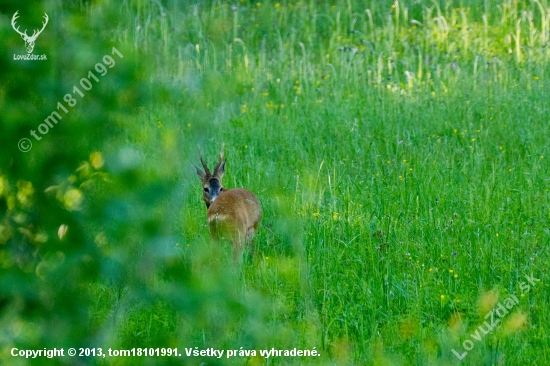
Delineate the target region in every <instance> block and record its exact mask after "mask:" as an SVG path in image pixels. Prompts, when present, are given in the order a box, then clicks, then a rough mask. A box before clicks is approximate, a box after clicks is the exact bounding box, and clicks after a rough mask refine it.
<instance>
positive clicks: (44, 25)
mask: <svg viewBox="0 0 550 366" xmlns="http://www.w3.org/2000/svg"><path fill="white" fill-rule="evenodd" d="M44 19H45V20H46V21H45V22H44V23H42V29H40V30H39V31H36V30H35V31H34V32H33V34H32V36H31V38H36V37H38V35H40V33H42V31H43V30H44V28H46V25H47V24H48V20H49V19H50V18H49V17H48V14H46V13H44Z"/></svg>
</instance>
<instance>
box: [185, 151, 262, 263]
mask: <svg viewBox="0 0 550 366" xmlns="http://www.w3.org/2000/svg"><path fill="white" fill-rule="evenodd" d="M199 157H200V161H201V164H202V167H203V168H204V171H203V170H201V169H200V168H199V167H198V166H196V165H195V164H193V166H194V167H195V169H196V170H197V175H198V176H199V178H200V180H201V182H202V188H203V193H202V199H203V200H204V202H205V203H206V207H207V209H208V213H207V217H208V228H209V230H210V236H211V237H212V239H214V240H216V241H218V240H221V239H228V240H231V242H232V244H233V258H234V259H235V260H236V259H237V258H238V255H239V254H240V252H241V250H242V249H243V247H244V244H245V243H248V242H250V241H251V240H252V238H253V237H254V233H255V231H256V229H257V228H258V224H259V222H260V219H261V217H262V208H261V206H260V202H259V201H258V199H257V198H256V196H255V195H254V194H253V193H252V192H250V191H249V190H246V189H243V188H233V189H224V188H223V187H222V177H223V174H224V172H225V161H224V160H223V145H222V151H221V152H220V159H219V160H218V164H217V165H216V167H215V168H214V173H211V172H210V170H209V169H208V165H206V163H205V162H204V160H203V158H202V154H201V153H200V152H199Z"/></svg>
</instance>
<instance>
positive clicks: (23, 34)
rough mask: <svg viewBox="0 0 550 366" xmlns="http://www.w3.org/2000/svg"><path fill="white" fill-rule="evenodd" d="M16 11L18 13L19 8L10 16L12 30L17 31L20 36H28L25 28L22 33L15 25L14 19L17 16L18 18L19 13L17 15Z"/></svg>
mask: <svg viewBox="0 0 550 366" xmlns="http://www.w3.org/2000/svg"><path fill="white" fill-rule="evenodd" d="M17 13H19V10H17V11H16V12H15V14H13V17H12V18H11V27H12V28H13V30H14V31H16V32H17V33H19V34H20V35H21V36H22V37H24V38H26V37H28V35H27V30H26V29H25V32H24V33H23V32H21V31H20V30H19V27H16V26H15V21H16V20H17V18H19V15H17Z"/></svg>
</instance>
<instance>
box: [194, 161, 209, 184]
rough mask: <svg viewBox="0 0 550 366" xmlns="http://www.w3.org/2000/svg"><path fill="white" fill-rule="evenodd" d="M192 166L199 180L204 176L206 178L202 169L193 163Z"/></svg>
mask: <svg viewBox="0 0 550 366" xmlns="http://www.w3.org/2000/svg"><path fill="white" fill-rule="evenodd" d="M193 166H194V167H195V170H196V171H197V175H198V176H199V178H200V179H201V180H204V178H206V173H205V172H204V171H202V169H201V168H199V167H198V166H196V165H195V164H193Z"/></svg>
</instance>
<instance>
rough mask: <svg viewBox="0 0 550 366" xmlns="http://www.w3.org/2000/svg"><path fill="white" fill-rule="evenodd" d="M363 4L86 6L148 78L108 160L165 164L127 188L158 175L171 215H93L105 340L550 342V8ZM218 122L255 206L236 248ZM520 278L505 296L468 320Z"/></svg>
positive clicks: (490, 351) (480, 354)
mask: <svg viewBox="0 0 550 366" xmlns="http://www.w3.org/2000/svg"><path fill="white" fill-rule="evenodd" d="M352 3H353V2H351V1H327V2H324V1H303V2H299V3H297V2H291V1H280V2H273V1H260V2H250V1H240V2H233V3H228V2H222V1H209V2H204V3H202V2H201V3H199V4H196V5H181V4H179V3H177V2H162V5H161V2H147V1H139V0H137V1H131V2H128V3H124V5H122V6H120V8H118V6H119V5H114V4H110V3H109V2H108V1H107V2H105V3H104V4H101V3H100V4H99V5H95V4H90V5H89V9H88V10H86V11H87V13H86V14H88V16H90V17H93V16H94V15H93V14H97V13H94V11H98V10H99V9H101V8H102V7H105V9H111V8H113V7H115V8H116V9H118V11H119V12H120V19H121V20H120V22H119V23H118V25H114V26H112V33H111V34H110V35H109V36H108V37H111V39H112V41H113V42H114V44H116V45H118V44H121V45H125V47H126V48H127V53H125V57H126V59H127V60H129V61H128V62H130V63H135V64H137V65H140V67H144V70H146V73H148V75H149V77H148V78H143V79H144V80H148V81H150V84H146V83H147V81H144V82H143V83H144V85H146V87H147V88H149V90H150V95H151V98H150V100H147V99H144V100H145V101H146V102H144V103H141V102H137V104H136V105H135V106H134V107H135V110H134V111H133V115H132V116H131V117H129V116H119V117H118V118H116V117H115V121H116V130H117V133H116V134H113V135H112V136H111V137H109V138H108V139H105V140H104V141H103V146H102V148H101V149H100V150H101V151H102V153H103V154H104V155H105V157H106V167H107V169H106V170H107V171H109V170H110V169H111V170H114V171H116V164H115V163H113V161H115V162H116V156H117V153H118V152H119V151H120V149H121V147H125V146H127V147H131V148H132V149H135V150H136V151H138V152H139V154H140V156H141V157H142V158H141V161H140V166H139V173H136V176H137V177H140V179H145V178H144V177H147V179H152V180H153V179H156V180H158V181H162V182H164V184H166V185H162V184H160V185H157V186H151V187H143V186H140V185H139V184H134V185H132V184H131V183H128V185H127V186H125V187H120V188H117V192H123V193H122V194H123V196H124V197H126V198H128V197H131V196H132V195H138V194H144V195H145V197H146V198H145V199H144V201H143V205H142V206H139V207H137V208H136V213H135V215H138V217H144V218H145V217H148V215H150V216H151V219H150V220H151V221H152V222H154V221H155V220H157V221H162V222H163V223H164V224H165V230H164V231H162V232H160V233H159V232H152V233H148V232H147V230H146V229H145V230H144V231H136V232H134V233H133V234H132V235H130V236H128V237H125V238H124V239H121V238H117V236H116V235H115V234H114V233H113V231H111V232H110V233H109V230H108V229H103V228H99V227H91V226H92V225H87V226H86V225H84V226H85V227H86V230H87V234H86V235H88V236H89V237H91V238H95V242H96V243H98V242H101V243H102V244H101V245H99V244H98V245H99V250H98V252H99V253H100V255H101V256H102V257H101V261H103V262H102V263H103V265H104V267H102V268H103V269H102V272H101V273H102V275H100V276H98V277H97V279H96V280H94V281H92V282H91V283H89V284H87V287H86V290H85V291H86V293H88V296H89V297H90V299H93V300H90V302H89V304H88V305H89V306H88V318H89V319H88V321H89V323H90V327H91V329H93V332H94V333H93V334H95V336H94V337H89V338H88V340H87V342H89V344H90V346H95V347H103V348H105V349H106V348H113V349H115V348H118V349H125V348H132V347H179V348H180V352H182V353H183V349H184V347H199V348H201V349H203V348H204V349H206V348H211V347H212V348H215V349H224V350H227V349H236V350H239V348H240V347H243V349H249V350H261V349H271V348H276V349H283V350H284V349H293V348H295V347H296V348H299V349H313V347H315V348H316V350H317V351H318V352H319V353H321V356H320V357H311V358H284V357H280V358H273V359H270V360H267V361H264V358H263V357H259V353H258V356H257V357H255V358H254V357H234V358H231V359H229V360H228V359H226V358H222V359H220V360H218V359H215V358H210V357H202V358H201V357H197V358H183V359H162V360H161V359H157V360H156V361H158V362H164V361H166V362H168V361H170V362H174V363H175V364H181V363H182V362H183V363H184V364H193V365H194V364H199V363H201V362H206V363H207V364H239V365H240V364H252V365H256V364H264V363H265V364H281V365H283V364H284V365H286V364H296V365H298V364H308V363H309V364H327V365H328V364H336V365H348V364H349V365H351V364H354V365H365V364H368V365H413V364H414V365H444V364H448V365H452V364H458V363H459V361H458V359H457V357H455V355H454V354H453V353H452V349H455V350H456V351H457V352H458V353H462V352H464V347H463V346H462V342H464V341H465V340H468V339H469V340H472V341H473V343H474V348H473V349H472V350H471V351H469V353H468V354H467V355H466V356H465V357H464V359H463V364H466V365H496V364H507V365H521V364H540V365H542V364H547V363H550V354H549V353H548V351H547V349H548V348H549V345H550V344H549V341H550V339H549V336H548V329H547V324H549V322H550V309H549V308H548V304H549V303H550V298H549V294H550V292H549V291H548V284H547V283H546V281H547V278H548V277H547V271H548V267H549V266H550V259H549V257H548V243H549V238H550V221H549V215H550V210H549V209H550V207H549V203H550V202H549V194H550V193H549V189H550V181H549V165H548V160H549V159H550V151H549V145H548V142H547V141H548V136H549V135H550V127H549V124H548V116H549V115H550V104H549V102H548V95H550V82H549V80H548V77H547V75H548V72H549V71H550V69H549V67H548V61H549V59H550V49H548V38H549V36H548V30H549V28H550V27H549V26H550V24H549V22H550V17H549V16H550V7H548V4H547V3H546V1H540V2H528V1H517V2H515V1H505V2H502V3H498V4H496V3H493V2H489V1H485V2H480V3H479V4H478V3H477V2H467V1H463V2H453V3H450V2H449V3H446V4H443V3H441V2H435V1H434V2H427V1H426V2H414V3H413V2H408V1H404V2H399V3H397V2H396V3H392V2H368V3H367V5H361V6H360V5H357V4H352ZM232 7H236V8H232ZM95 16H97V15H95ZM222 143H225V153H226V157H227V167H226V176H225V177H224V180H223V182H224V186H225V187H229V188H231V187H245V188H247V189H249V190H251V191H253V192H254V193H255V194H256V195H257V196H258V198H259V199H260V201H261V203H262V207H263V220H262V223H261V226H260V229H259V232H258V233H257V235H256V238H255V241H254V250H251V251H249V252H248V253H247V254H246V255H245V260H244V262H243V264H242V265H240V266H234V265H233V264H232V261H231V248H230V246H229V245H221V246H220V245H216V244H212V243H209V240H208V228H207V225H206V210H205V207H204V204H203V202H202V199H201V190H200V183H199V180H198V179H197V177H196V174H195V172H194V169H193V167H192V165H191V163H197V162H198V148H197V145H200V147H201V149H202V150H203V151H204V155H205V159H206V160H207V161H208V162H210V164H212V163H213V162H214V161H215V159H216V157H217V153H218V152H219V149H220V147H221V145H222ZM166 182H168V183H166ZM167 187H168V188H167ZM104 195H107V196H108V193H104ZM157 196H158V197H157ZM105 225H107V226H108V223H107V222H105ZM147 227H148V226H147V225H146V226H145V228H147ZM153 231H154V230H153ZM105 232H107V234H105ZM98 235H106V237H105V238H104V239H102V238H103V236H100V237H99V239H98ZM531 274H533V275H534V277H536V278H538V279H540V280H541V281H540V282H538V283H537V285H536V286H535V287H533V288H531V290H530V291H529V292H528V293H525V296H520V294H521V293H522V291H521V289H520V283H521V282H522V281H525V278H524V276H525V275H531ZM492 291H493V292H492ZM513 293H516V294H518V298H519V305H518V306H516V307H515V308H514V309H513V310H512V311H511V312H510V313H514V314H508V315H507V316H506V317H504V318H503V319H502V321H501V324H499V326H497V328H495V329H494V330H493V331H492V332H490V333H489V334H487V335H486V336H483V338H482V339H481V341H476V340H474V339H473V338H472V337H471V336H470V334H472V333H474V332H475V330H476V329H477V328H478V326H479V325H481V324H483V322H484V321H485V319H484V315H485V314H486V313H487V311H488V310H489V309H491V308H492V307H493V306H494V305H495V304H496V302H497V299H498V301H503V300H504V299H505V298H506V297H508V295H509V294H513ZM494 294H498V295H497V296H494ZM523 315H525V317H523ZM258 352H259V351H258ZM95 361H97V360H95ZM97 362H98V363H99V364H108V365H110V364H113V365H118V364H127V363H129V362H131V363H132V364H144V365H146V364H150V362H151V359H145V358H140V359H137V358H135V359H132V360H131V361H130V360H129V359H126V360H122V359H114V358H106V359H103V360H99V361H97Z"/></svg>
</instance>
